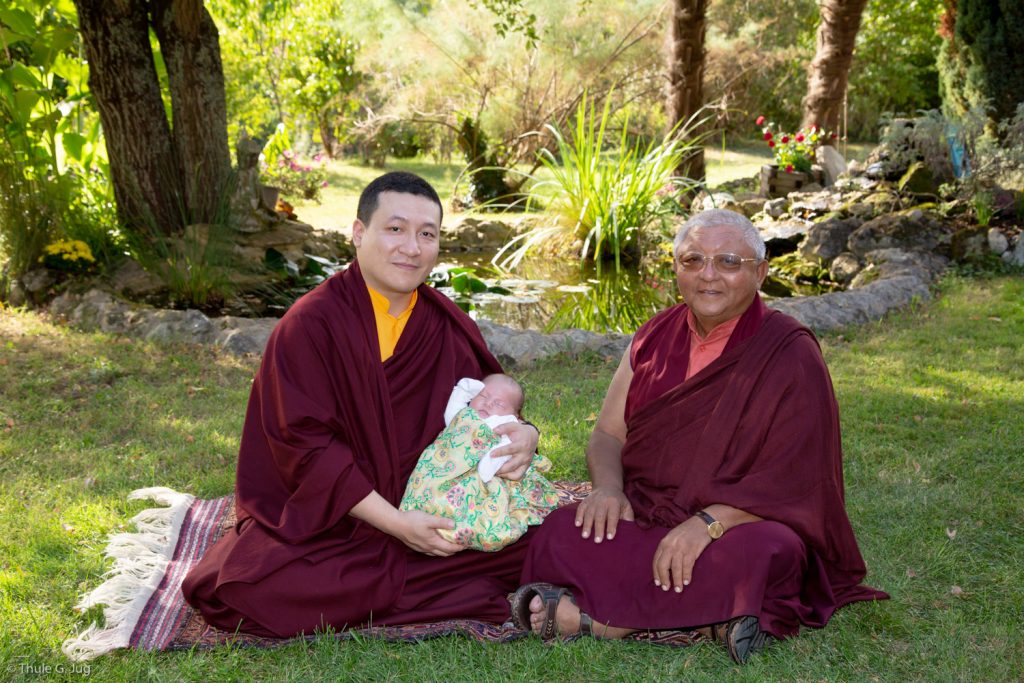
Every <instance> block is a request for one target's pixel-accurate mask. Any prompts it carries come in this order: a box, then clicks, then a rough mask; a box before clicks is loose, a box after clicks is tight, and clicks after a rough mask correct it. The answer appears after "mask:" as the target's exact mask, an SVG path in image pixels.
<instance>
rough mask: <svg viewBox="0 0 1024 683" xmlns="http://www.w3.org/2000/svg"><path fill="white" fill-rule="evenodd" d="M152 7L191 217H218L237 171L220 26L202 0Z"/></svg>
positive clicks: (163, 1)
mask: <svg viewBox="0 0 1024 683" xmlns="http://www.w3.org/2000/svg"><path fill="white" fill-rule="evenodd" d="M151 10H152V22H153V28H154V30H155V31H156V35H157V38H158V39H159V41H160V50H161V52H162V54H163V58H164V63H165V64H166V65H167V80H168V84H169V86H170V91H171V111H172V140H173V143H174V148H175V150H176V152H177V155H178V158H179V159H181V165H182V170H183V172H184V178H183V181H182V182H183V185H184V189H185V205H186V206H187V207H188V213H189V216H188V220H189V222H190V223H210V222H214V221H215V220H216V218H217V216H218V213H223V211H225V210H226V209H227V207H228V197H227V195H226V193H227V192H228V191H229V190H230V188H229V187H228V180H229V178H230V172H231V156H230V153H229V151H228V133H227V130H228V129H227V103H226V98H225V94H224V68H223V66H222V64H221V58H220V43H219V35H218V33H217V27H216V26H215V25H214V23H213V19H212V18H211V17H210V14H209V13H208V12H207V11H206V8H205V7H204V6H203V1H202V0H154V1H153V2H152V5H151Z"/></svg>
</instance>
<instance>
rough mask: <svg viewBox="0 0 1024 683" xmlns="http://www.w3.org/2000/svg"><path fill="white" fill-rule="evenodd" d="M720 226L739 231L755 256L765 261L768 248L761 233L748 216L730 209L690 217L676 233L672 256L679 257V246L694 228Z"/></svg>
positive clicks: (709, 211) (703, 212) (713, 210)
mask: <svg viewBox="0 0 1024 683" xmlns="http://www.w3.org/2000/svg"><path fill="white" fill-rule="evenodd" d="M719 226H728V227H730V228H736V229H738V230H739V231H740V235H741V236H742V237H743V241H744V242H746V243H747V244H749V245H750V248H751V249H753V250H754V256H756V257H757V258H758V259H759V260H764V255H765V252H766V248H765V245H764V239H763V238H762V237H761V233H760V232H759V231H758V229H757V228H756V227H754V224H753V223H751V222H750V220H749V219H748V218H747V217H746V216H744V215H743V214H740V213H736V212H735V211H729V210H728V209H708V210H707V211H701V212H700V213H698V214H694V215H693V216H690V218H689V220H687V221H686V222H685V223H683V226H682V227H681V228H679V232H677V233H676V238H675V240H674V241H673V242H672V254H673V255H676V256H678V255H679V245H680V244H682V243H683V240H685V239H686V236H687V235H689V234H690V231H691V230H693V229H694V228H714V227H719Z"/></svg>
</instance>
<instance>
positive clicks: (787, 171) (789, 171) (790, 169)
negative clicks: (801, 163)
mask: <svg viewBox="0 0 1024 683" xmlns="http://www.w3.org/2000/svg"><path fill="white" fill-rule="evenodd" d="M792 172H793V164H786V173H792Z"/></svg>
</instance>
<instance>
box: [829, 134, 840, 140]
mask: <svg viewBox="0 0 1024 683" xmlns="http://www.w3.org/2000/svg"><path fill="white" fill-rule="evenodd" d="M831 137H832V139H833V140H835V139H836V138H838V137H839V133H832V136H831Z"/></svg>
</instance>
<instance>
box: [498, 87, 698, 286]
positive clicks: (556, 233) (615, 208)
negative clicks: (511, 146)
mask: <svg viewBox="0 0 1024 683" xmlns="http://www.w3.org/2000/svg"><path fill="white" fill-rule="evenodd" d="M610 120H611V105H610V100H606V101H605V105H604V108H603V110H602V111H601V113H600V115H598V113H597V105H596V103H589V102H588V100H587V98H586V97H584V98H583V99H582V100H581V101H580V104H579V106H578V107H577V109H576V120H575V126H574V127H573V128H572V129H571V131H570V135H569V137H566V136H565V135H563V134H562V131H560V130H559V129H558V127H557V126H554V125H548V126H546V128H547V130H548V132H549V133H550V135H551V137H552V138H553V140H554V143H555V149H554V150H553V151H552V150H550V149H542V150H541V151H540V162H541V164H542V165H543V166H544V168H545V169H546V170H547V171H548V173H549V174H550V176H552V179H551V180H543V181H538V182H535V183H533V185H532V186H531V187H530V190H529V192H530V199H531V203H545V202H546V204H547V215H548V217H549V218H550V219H551V224H549V225H547V226H544V227H540V228H535V229H534V230H531V231H529V232H527V233H524V234H522V235H519V236H517V237H516V238H514V239H513V240H511V241H510V242H509V243H508V244H506V245H505V246H504V247H502V249H501V251H499V252H498V255H497V256H496V257H495V262H498V259H500V258H501V257H502V255H504V254H507V256H505V258H504V260H502V261H501V265H502V266H503V267H507V268H514V267H515V266H516V265H518V263H519V262H520V261H521V260H522V259H523V257H524V256H525V255H526V253H527V252H528V251H530V250H531V249H533V248H535V247H537V246H540V245H541V244H546V243H549V242H550V241H552V240H556V241H561V242H562V243H563V244H573V243H579V244H581V245H582V246H581V247H580V251H579V258H580V260H581V262H584V261H591V260H592V261H594V262H595V263H596V265H597V267H598V270H600V268H601V263H602V262H603V261H605V260H612V261H614V263H615V270H616V271H618V270H619V268H620V267H621V261H622V258H623V257H624V256H638V255H639V253H640V248H639V235H640V234H641V231H643V230H644V229H645V228H647V227H648V226H649V225H651V224H652V223H654V222H655V221H656V220H658V219H659V218H663V217H667V216H668V215H669V214H671V213H673V212H675V211H676V210H677V208H678V202H676V200H675V199H674V198H673V195H674V194H675V191H676V190H678V189H682V188H684V187H687V186H689V185H692V181H690V180H688V179H685V178H679V177H676V175H675V173H676V169H677V168H679V166H680V165H681V164H682V162H683V160H684V159H686V158H687V157H688V156H689V155H690V154H692V153H693V152H694V150H695V149H697V148H698V147H699V146H700V145H701V144H702V142H703V137H704V136H700V135H695V134H694V131H695V130H696V129H697V128H698V126H699V125H700V124H701V123H703V121H696V120H691V121H689V122H687V123H686V124H685V125H682V126H679V127H677V128H675V129H673V130H671V131H669V132H668V133H667V134H666V135H665V136H664V137H663V138H662V139H661V140H660V141H652V142H650V143H648V144H647V145H646V146H645V145H643V144H642V143H641V142H639V141H637V142H630V139H629V125H628V121H625V122H623V124H622V132H621V135H620V136H619V138H618V140H617V142H616V143H613V144H611V145H607V138H606V133H607V132H608V124H609V122H610ZM666 187H668V188H670V189H671V190H672V191H666Z"/></svg>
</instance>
